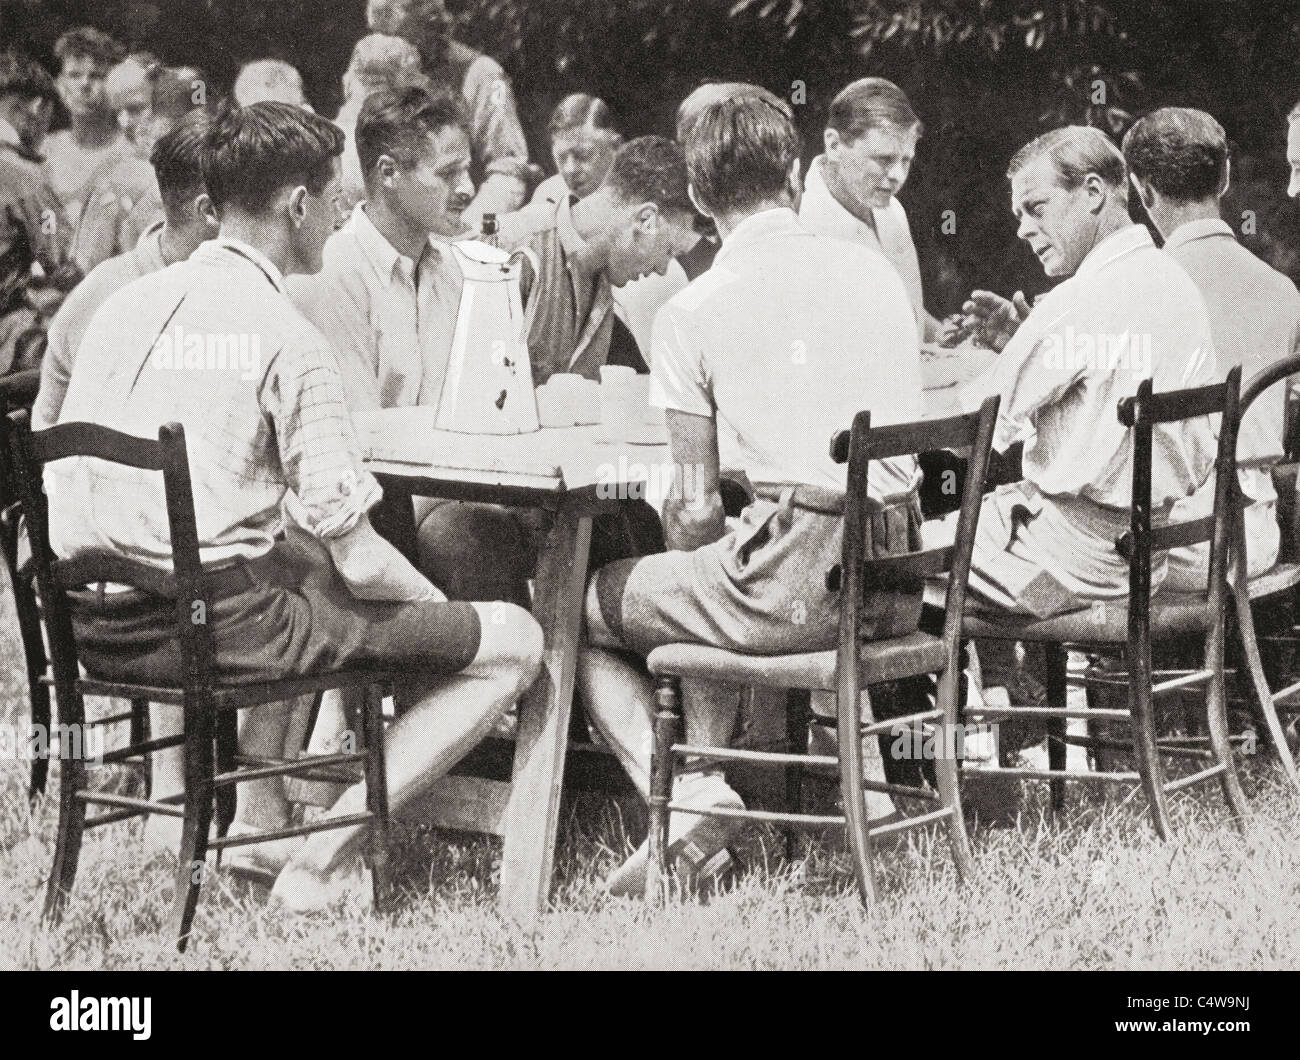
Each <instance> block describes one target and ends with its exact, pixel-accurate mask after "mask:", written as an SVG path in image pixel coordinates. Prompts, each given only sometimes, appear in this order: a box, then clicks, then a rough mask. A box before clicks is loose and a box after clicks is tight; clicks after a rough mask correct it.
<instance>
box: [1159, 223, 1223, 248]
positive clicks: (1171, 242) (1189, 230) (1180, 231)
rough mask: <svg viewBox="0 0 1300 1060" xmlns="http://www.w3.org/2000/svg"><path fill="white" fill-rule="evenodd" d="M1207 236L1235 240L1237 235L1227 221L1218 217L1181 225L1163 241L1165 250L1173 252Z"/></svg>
mask: <svg viewBox="0 0 1300 1060" xmlns="http://www.w3.org/2000/svg"><path fill="white" fill-rule="evenodd" d="M1209 236H1227V237H1228V238H1229V239H1233V240H1235V239H1236V238H1237V234H1236V233H1235V232H1233V230H1232V226H1231V225H1230V224H1228V222H1227V221H1225V220H1223V219H1222V218H1220V217H1202V218H1201V219H1200V220H1199V221H1188V222H1187V223H1186V224H1181V225H1179V226H1178V227H1177V228H1175V229H1174V230H1173V231H1172V232H1170V233H1169V238H1168V239H1166V240H1165V249H1166V250H1173V249H1174V248H1176V247H1180V246H1183V245H1184V244H1185V243H1190V242H1192V241H1193V240H1195V239H1205V238H1207V237H1209Z"/></svg>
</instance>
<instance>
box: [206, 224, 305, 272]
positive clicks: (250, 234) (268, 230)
mask: <svg viewBox="0 0 1300 1060" xmlns="http://www.w3.org/2000/svg"><path fill="white" fill-rule="evenodd" d="M221 238H222V239H235V240H238V241H239V242H241V243H246V244H248V246H250V247H252V248H253V249H254V250H256V251H258V252H260V253H261V254H264V255H265V256H266V258H267V260H268V261H270V263H271V264H272V265H274V266H275V267H276V268H277V269H279V270H280V274H281V275H283V276H287V275H289V273H290V272H292V271H293V269H292V267H291V266H292V265H293V253H292V251H291V250H290V249H289V237H288V234H287V233H286V232H284V231H282V230H281V228H280V226H278V225H274V224H268V223H267V221H266V219H265V218H260V217H251V216H248V215H247V214H235V213H231V212H230V211H229V210H228V211H227V212H226V216H225V217H223V218H222V220H221Z"/></svg>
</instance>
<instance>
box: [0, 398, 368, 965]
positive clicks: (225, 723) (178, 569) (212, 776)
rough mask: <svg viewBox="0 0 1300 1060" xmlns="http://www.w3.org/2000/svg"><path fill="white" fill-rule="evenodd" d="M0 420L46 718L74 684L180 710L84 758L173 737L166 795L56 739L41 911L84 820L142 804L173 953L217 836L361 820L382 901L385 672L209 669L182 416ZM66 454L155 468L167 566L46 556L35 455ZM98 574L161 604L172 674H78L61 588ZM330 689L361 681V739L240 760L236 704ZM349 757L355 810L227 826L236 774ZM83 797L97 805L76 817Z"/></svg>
mask: <svg viewBox="0 0 1300 1060" xmlns="http://www.w3.org/2000/svg"><path fill="white" fill-rule="evenodd" d="M6 426H7V429H8V439H7V441H8V452H9V456H10V470H11V471H12V472H13V474H14V476H15V478H16V480H17V486H18V493H19V495H20V498H21V506H22V512H23V515H24V517H25V518H26V522H27V529H28V535H29V538H30V541H31V546H32V560H33V565H34V567H35V573H36V582H37V586H38V588H39V591H40V604H41V606H40V612H41V619H42V620H43V623H44V626H45V631H46V637H47V639H48V641H49V645H50V656H51V661H52V664H53V683H54V687H55V689H56V691H57V695H58V707H59V710H58V713H59V723H60V724H61V725H67V726H70V727H75V728H77V729H80V728H82V727H84V726H85V725H86V724H87V722H86V717H85V703H84V697H85V696H86V695H104V696H121V697H125V698H127V699H130V700H131V701H132V704H133V712H134V710H135V708H136V706H137V705H143V707H144V710H145V716H146V717H147V705H148V704H149V703H156V704H162V705H168V704H170V705H172V706H173V709H176V710H179V711H180V712H181V715H182V718H183V732H182V734H181V735H179V736H165V737H159V738H152V739H151V738H149V737H148V734H147V733H141V732H140V731H139V726H137V725H133V727H132V733H131V739H130V741H129V743H128V744H127V746H125V747H122V748H118V749H115V750H113V751H110V752H108V753H106V754H104V755H103V756H102V757H101V758H99V759H97V761H96V762H95V766H98V765H110V764H114V763H119V762H137V763H139V762H140V761H141V760H142V759H144V758H145V756H147V755H149V754H152V753H154V752H157V751H161V750H166V749H169V748H181V749H182V751H183V754H184V789H183V791H182V792H181V793H180V794H179V795H174V796H168V797H166V798H161V799H152V798H148V797H147V798H143V799H141V798H135V797H131V796H127V795H121V794H117V793H115V792H109V791H99V790H96V789H94V788H92V787H91V786H90V784H89V775H90V773H91V772H92V770H91V769H90V768H89V767H88V763H87V762H86V761H85V760H84V759H83V758H81V757H80V756H78V755H76V754H72V755H66V754H64V753H63V748H62V747H61V748H60V751H61V754H60V759H59V762H60V784H59V821H58V830H57V835H56V840H55V851H54V864H53V867H52V869H51V872H50V876H49V882H48V886H47V889H46V895H45V906H44V916H45V917H46V918H47V919H49V920H51V921H57V920H58V919H59V918H60V916H61V915H62V912H63V908H64V906H65V904H66V901H67V898H68V896H69V895H70V893H71V891H72V888H73V884H74V882H75V880H76V875H77V863H78V859H79V856H80V850H81V845H82V839H83V836H84V833H85V832H86V831H87V830H88V829H91V828H98V827H102V826H105V825H110V824H115V823H118V822H120V821H125V820H129V819H131V818H135V817H141V816H148V815H150V814H157V815H161V816H165V817H174V818H180V819H181V821H182V835H181V841H180V849H179V850H178V851H177V864H176V870H175V877H174V878H175V890H174V898H173V902H172V911H171V915H170V924H169V926H170V929H171V931H172V934H173V936H174V937H175V938H176V943H177V948H178V949H180V950H184V949H185V947H186V943H187V941H188V939H189V934H190V928H191V925H192V923H193V919H194V914H195V911H196V908H197V905H198V899H199V892H200V890H201V888H202V885H203V882H204V879H205V877H206V876H207V875H208V873H206V872H203V871H195V866H204V865H205V863H206V859H207V855H208V852H209V851H214V852H216V853H217V854H218V857H219V856H220V853H221V851H223V850H225V849H227V848H229V847H237V846H249V845H252V844H255V843H259V842H268V841H271V840H275V839H283V838H288V837H290V836H298V835H308V834H311V833H313V832H320V831H326V830H329V829H333V828H348V827H354V826H358V825H364V826H367V827H368V828H369V840H370V843H369V847H370V850H369V853H370V861H371V868H372V880H373V885H374V901H375V905H376V907H377V908H382V907H383V906H384V905H385V904H386V902H387V898H388V892H389V884H388V875H389V873H388V854H387V844H388V785H387V773H386V765H385V759H384V719H383V698H384V695H385V694H386V693H387V692H390V691H391V689H392V687H393V683H394V675H393V674H392V673H390V672H388V671H381V670H371V669H362V668H357V669H353V670H347V671H339V672H334V673H325V674H317V675H311V676H305V677H290V678H286V679H283V680H274V681H261V682H250V683H246V684H244V683H241V684H232V683H222V682H219V681H217V680H216V679H215V677H214V676H213V658H214V646H213V643H212V633H211V630H210V629H209V627H208V623H207V622H206V621H195V620H194V619H193V616H194V615H195V614H201V615H207V614H208V613H210V611H211V606H212V601H213V599H214V598H215V596H216V595H217V593H218V592H219V591H220V586H221V585H222V584H223V578H224V577H225V576H226V575H227V574H228V573H229V572H228V571H227V569H226V568H218V569H211V568H205V567H204V566H203V564H202V562H201V559H200V552H199V540H198V530H197V521H196V518H195V512H194V494H193V489H192V487H191V483H190V468H189V457H188V453H187V450H186V446H185V430H184V427H182V426H181V425H180V424H179V423H169V424H164V425H163V426H162V427H160V428H159V432H158V438H157V439H156V440H153V439H148V438H137V437H134V436H132V435H127V434H123V433H121V432H119V431H114V430H111V429H109V428H107V427H103V426H99V425H97V424H90V423H62V424H59V425H58V426H55V427H52V428H50V429H49V430H45V431H37V432H33V431H32V430H31V429H30V424H29V416H28V413H27V412H26V411H17V412H13V413H11V414H10V416H9V417H8V421H7V424H6ZM69 457H92V458H95V459H99V460H104V461H109V462H112V463H116V464H123V465H126V466H129V467H134V468H137V469H140V470H143V471H151V472H157V473H160V474H159V485H160V487H161V488H160V490H159V504H160V506H162V505H163V504H164V503H165V510H166V515H167V524H168V530H169V536H170V543H171V570H170V571H164V570H161V569H154V568H144V567H142V566H141V565H140V564H135V563H133V562H132V561H130V560H128V559H126V558H125V557H123V556H121V555H118V554H116V553H111V552H103V551H98V550H91V551H88V552H86V553H82V554H79V555H77V556H75V557H73V558H70V559H60V558H58V557H56V556H55V555H54V553H53V550H52V548H51V546H50V540H49V527H48V507H47V501H46V496H45V490H44V485H43V471H44V468H45V467H46V466H47V465H48V464H51V463H53V462H55V461H57V460H62V459H66V458H69ZM108 582H112V583H118V584H125V585H128V586H131V587H132V588H134V589H136V590H139V591H142V592H145V593H149V594H152V595H154V596H156V597H159V598H160V599H164V600H168V601H171V602H172V603H173V604H174V614H175V622H176V626H175V636H176V640H177V642H178V646H179V648H180V657H181V675H180V676H181V678H182V680H181V681H180V683H178V684H176V685H174V686H157V685H154V684H152V683H151V684H134V683H130V682H125V681H108V680H99V679H95V678H93V677H83V676H82V673H81V666H80V662H79V660H78V656H77V644H76V639H75V636H74V633H73V622H72V605H71V602H70V601H69V599H68V594H69V593H70V592H72V591H75V590H79V589H82V588H84V587H86V586H92V585H95V584H97V583H108ZM330 688H360V689H361V690H362V691H363V695H362V700H363V704H362V710H361V723H362V724H361V728H362V729H363V733H362V739H363V742H364V745H365V746H364V749H363V750H360V751H357V752H355V753H353V752H348V753H341V754H331V755H314V756H309V757H306V758H297V757H294V758H254V757H251V756H246V755H243V754H241V753H240V750H239V747H238V718H239V713H238V712H239V711H240V710H245V709H256V708H257V707H259V706H263V705H269V704H275V703H281V702H284V701H289V700H293V699H295V698H296V697H298V696H300V695H304V694H307V693H314V692H321V691H324V690H327V689H330ZM124 717H129V715H127V716H124ZM355 766H362V767H363V768H364V774H365V785H366V807H365V810H364V811H362V812H357V813H352V814H347V815H343V816H338V817H330V818H323V819H320V820H317V821H313V822H310V823H308V824H303V825H296V826H292V827H285V828H278V829H271V830H266V831H260V832H249V833H240V834H238V835H227V830H228V829H229V827H230V825H231V823H232V822H233V820H234V817H235V808H236V789H237V785H239V784H241V783H246V782H248V781H253V780H262V779H266V778H270V777H284V776H298V777H303V778H306V779H312V780H330V781H335V782H343V783H352V782H354V780H355V777H354V776H353V775H352V774H351V773H350V772H348V771H347V770H349V768H350V767H355ZM90 806H97V807H104V808H105V809H103V810H102V811H101V812H99V813H97V814H95V815H94V816H88V814H87V810H88V808H89V807H90ZM214 815H215V821H216V831H217V837H216V838H215V839H210V838H209V827H210V825H211V823H212V822H213V819H214Z"/></svg>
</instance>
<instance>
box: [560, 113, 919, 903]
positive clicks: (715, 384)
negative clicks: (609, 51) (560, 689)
mask: <svg viewBox="0 0 1300 1060" xmlns="http://www.w3.org/2000/svg"><path fill="white" fill-rule="evenodd" d="M685 148H686V164H687V167H688V171H689V178H690V195H691V198H692V200H693V201H694V203H695V204H696V206H697V207H698V208H699V209H700V210H701V211H702V212H703V213H705V214H707V215H708V216H709V217H711V218H712V219H713V221H714V223H715V224H716V225H717V229H718V232H719V234H720V235H721V237H722V249H721V250H720V251H719V252H718V256H717V259H716V261H715V263H714V265H713V267H712V268H711V269H710V270H709V271H708V272H706V273H704V274H703V275H702V276H701V277H700V278H699V279H697V280H695V281H694V282H693V283H692V284H691V285H690V286H689V287H687V288H686V290H684V291H682V292H681V293H680V294H677V295H675V296H674V297H673V298H672V299H670V300H669V301H668V303H667V305H665V306H664V308H663V309H662V310H661V311H660V313H659V315H658V316H657V317H656V319H655V325H654V340H653V347H654V359H653V364H652V366H651V401H652V402H653V403H654V404H656V405H658V406H660V407H662V408H664V409H665V410H666V416H667V422H668V436H669V445H670V448H671V452H672V461H673V464H674V466H675V467H676V468H677V469H678V482H677V483H676V484H675V488H674V490H673V492H672V493H671V494H670V495H669V498H668V501H667V503H666V505H665V508H664V527H665V535H666V537H667V541H668V546H669V548H670V550H671V551H668V552H665V553H661V554H658V555H651V556H645V557H643V558H640V559H628V560H620V561H617V562H615V563H612V564H609V565H607V566H605V567H603V568H601V569H599V570H598V571H597V572H596V574H595V575H594V577H593V578H592V581H591V584H590V586H589V588H588V593H587V601H586V618H587V629H588V634H589V640H590V643H591V644H592V646H593V647H592V649H590V651H589V652H588V653H584V658H583V660H582V664H581V665H580V667H579V679H580V681H581V682H582V688H583V691H584V701H585V702H586V703H587V705H588V711H589V715H590V716H591V717H592V718H593V720H594V722H595V724H596V725H597V726H598V727H599V728H600V730H601V732H602V734H603V735H604V736H605V738H606V741H607V742H608V743H609V744H610V746H611V747H612V748H614V750H615V752H616V753H617V754H618V756H619V759H620V761H621V762H622V763H623V765H624V767H625V768H626V769H627V771H628V773H629V775H630V776H631V778H632V780H633V781H634V783H635V784H636V785H637V787H638V788H639V789H640V790H641V791H642V793H648V789H649V770H650V746H651V741H650V725H649V719H650V716H651V711H652V707H653V695H652V688H651V685H650V682H649V680H648V679H647V678H646V677H645V675H644V672H643V671H642V670H641V669H640V668H638V667H635V666H632V665H630V664H629V663H628V662H627V661H626V660H625V659H623V658H621V657H620V656H619V654H618V653H620V652H625V651H627V650H628V649H631V650H632V651H634V652H636V653H637V654H638V655H645V654H647V653H648V652H649V651H651V650H652V649H653V648H655V647H657V646H659V645H661V644H667V643H671V642H675V641H691V642H695V643H700V644H711V645H716V646H718V647H722V648H727V649H730V650H733V651H741V652H749V653H753V654H776V653H783V652H799V651H819V650H825V649H828V648H831V647H833V646H834V643H835V636H836V630H837V628H838V614H839V601H838V599H837V597H836V595H835V594H834V593H832V592H831V591H830V590H829V589H827V588H826V587H825V585H824V584H823V583H824V577H823V575H824V573H825V571H826V570H828V569H830V567H831V566H833V565H834V563H835V562H836V561H837V560H838V558H839V554H840V540H841V526H842V518H841V512H842V507H843V494H844V489H845V478H844V475H845V472H844V467H843V466H842V465H836V464H835V463H834V462H833V461H832V460H831V458H830V456H829V454H828V451H827V439H828V438H829V435H830V433H831V432H832V431H833V430H835V429H836V428H837V427H842V426H844V425H846V424H848V423H850V422H851V421H852V419H853V417H854V416H855V415H856V414H857V413H858V412H859V411H861V409H862V408H863V407H864V406H870V407H871V410H872V415H873V422H876V423H897V422H902V421H908V420H913V419H916V418H917V417H919V415H920V411H921V374H920V352H919V346H918V340H917V330H916V320H915V317H914V315H913V313H912V309H911V303H910V301H909V300H908V297H907V293H906V291H905V290H904V288H903V282H902V280H901V279H899V277H898V274H897V273H896V272H895V271H894V270H893V268H891V267H890V265H889V264H888V262H886V261H885V259H884V258H883V257H881V256H880V255H879V254H877V253H874V252H872V251H870V250H867V249H866V248H864V247H861V246H856V245H854V244H852V243H849V242H846V241H843V240H832V239H826V238H823V237H821V236H817V235H814V234H813V233H811V232H809V231H807V230H806V229H804V228H803V227H802V226H801V225H800V224H799V220H798V217H797V216H796V215H795V212H794V203H795V201H796V198H797V195H798V189H799V137H798V134H797V133H796V131H795V128H794V125H793V123H792V122H791V120H790V118H789V117H788V115H787V113H786V112H785V109H784V108H783V107H782V106H779V105H777V104H774V103H773V102H771V101H769V100H767V99H765V98H762V97H760V96H756V95H748V96H738V97H731V98H723V99H719V100H716V101H715V102H712V103H710V104H708V105H706V106H704V107H703V108H702V109H701V111H700V112H699V113H698V114H697V115H696V116H694V118H693V120H692V121H691V122H690V123H689V125H688V127H687V130H686V135H685ZM756 381H759V383H758V385H756ZM720 466H725V467H728V468H734V469H736V470H739V471H743V472H744V474H745V475H746V477H747V478H748V479H749V481H750V482H751V483H752V484H753V485H754V487H755V492H756V496H755V498H754V499H753V501H752V502H751V503H750V504H749V505H748V506H747V507H746V508H745V510H744V511H743V512H742V513H741V515H740V519H739V522H738V524H737V525H736V528H735V529H731V530H729V529H728V527H727V525H726V523H725V521H724V517H723V508H722V500H721V496H720V493H719V467H720ZM919 477H920V476H919V473H918V471H917V466H916V461H915V459H914V458H912V457H903V458H898V459H893V460H884V461H879V462H874V461H873V463H872V467H871V480H870V482H869V483H868V488H869V490H870V492H871V494H872V496H873V497H874V498H876V499H877V500H879V501H880V503H881V507H880V514H879V515H878V516H877V517H876V518H874V519H873V532H874V534H875V537H874V545H875V547H876V548H877V549H879V550H880V551H881V552H884V551H901V550H905V549H908V548H915V547H918V546H919V540H920V539H919V533H920V518H921V515H920V506H919V503H918V500H917V493H916V487H917V484H918V481H919ZM919 612H920V601H919V598H911V597H909V598H906V599H904V598H897V599H896V598H894V597H892V596H887V597H884V598H883V599H882V600H881V607H880V609H879V610H878V611H874V612H873V614H872V616H871V619H872V620H871V622H870V625H871V626H872V627H873V628H872V630H871V631H870V633H869V635H872V636H881V637H885V636H891V635H894V634H896V633H901V632H904V631H906V630H907V629H912V628H915V624H916V618H917V616H918V615H919ZM620 673H621V675H622V682H623V692H622V694H619V695H615V694H612V686H613V682H614V680H615V677H616V675H618V674H620ZM593 674H598V675H599V679H600V688H599V690H597V691H596V694H593V690H592V686H591V678H592V675H593ZM684 706H685V712H686V742H687V743H692V744H699V745H713V746H722V745H726V744H727V743H729V742H730V740H731V737H732V734H733V732H734V727H735V723H736V717H737V710H738V706H739V694H738V692H737V690H735V689H728V688H723V687H719V686H716V685H711V684H709V685H706V684H704V683H698V682H688V683H687V684H686V687H685V700H684ZM673 801H674V803H675V804H678V805H682V806H685V807H688V808H696V809H706V808H728V807H730V808H739V807H740V806H741V805H742V804H741V800H740V797H739V796H738V795H737V794H736V793H735V792H734V791H732V790H731V788H729V787H728V786H727V784H726V781H725V780H724V778H723V775H722V771H721V768H720V767H719V765H718V764H717V763H715V762H708V761H699V760H696V761H694V762H689V763H687V765H686V767H685V768H684V769H683V771H682V772H681V773H680V774H679V776H678V779H677V782H676V788H675V791H674V796H673ZM729 831H730V830H729V828H728V826H727V824H726V822H725V821H724V820H720V819H715V818H705V817H699V816H696V815H693V814H674V815H673V817H672V821H671V824H670V836H669V855H670V857H672V858H673V859H675V860H676V863H677V867H678V868H679V869H681V870H683V871H686V872H688V873H690V874H693V875H696V876H697V877H698V876H699V875H703V876H704V877H705V878H709V877H711V876H712V875H713V874H714V873H715V872H716V871H717V870H718V866H719V865H721V864H722V863H723V862H724V861H725V859H722V858H719V857H718V856H717V855H718V852H719V851H720V850H721V849H722V848H723V847H724V846H725V844H726V841H727V837H728V835H729ZM645 865H646V847H645V846H644V845H643V846H642V847H641V849H639V850H638V851H637V852H636V853H634V854H633V855H632V857H631V858H630V859H629V860H628V861H627V862H626V863H625V864H624V865H623V866H622V867H621V868H620V869H619V870H618V871H617V872H616V873H615V874H614V875H613V876H612V877H611V878H610V879H609V881H608V883H607V885H608V887H609V889H610V890H611V891H612V892H614V893H617V894H636V893H640V890H641V888H642V886H643V882H644V871H645Z"/></svg>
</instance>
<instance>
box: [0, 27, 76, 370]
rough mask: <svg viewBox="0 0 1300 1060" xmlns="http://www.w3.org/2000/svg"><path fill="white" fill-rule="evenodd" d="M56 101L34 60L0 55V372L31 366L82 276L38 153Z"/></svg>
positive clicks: (51, 84) (68, 228)
mask: <svg viewBox="0 0 1300 1060" xmlns="http://www.w3.org/2000/svg"><path fill="white" fill-rule="evenodd" d="M57 96H58V93H57V91H56V90H55V87H54V82H53V81H52V80H51V79H50V75H49V74H48V73H46V71H45V69H44V67H42V66H41V65H40V64H39V63H36V62H35V61H33V60H31V59H29V58H27V57H26V56H24V55H19V54H17V53H15V52H2V53H0V375H3V374H4V373H6V372H8V371H9V370H10V369H11V368H13V367H15V366H17V367H19V368H25V367H34V366H35V363H36V358H38V357H39V356H40V351H41V346H42V344H43V341H44V321H45V320H46V319H47V318H48V316H49V314H51V313H52V312H53V311H54V309H55V308H56V307H57V305H58V300H59V299H60V298H61V297H62V292H63V291H66V290H68V289H69V288H71V287H72V286H73V285H74V284H75V283H76V282H77V280H79V279H80V278H81V274H80V273H79V272H78V271H77V269H76V266H75V265H73V264H72V261H71V243H72V228H71V226H70V225H69V224H68V221H67V218H66V216H65V215H64V213H63V207H62V205H61V204H60V203H59V199H58V196H57V195H56V194H55V192H54V189H53V188H52V187H50V183H49V179H48V175H47V172H46V169H45V165H44V159H43V158H42V157H41V155H40V154H39V153H38V151H39V148H40V147H41V143H42V141H43V140H44V139H45V130H46V129H48V128H49V124H50V113H51V111H52V110H53V107H54V102H55V100H56V99H57ZM34 265H39V266H40V268H41V270H42V272H43V273H44V279H41V280H38V279H37V277H36V276H35V274H34V272H33V266H34Z"/></svg>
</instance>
